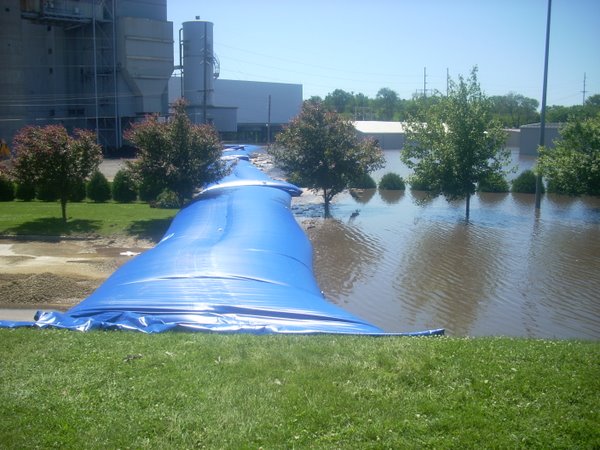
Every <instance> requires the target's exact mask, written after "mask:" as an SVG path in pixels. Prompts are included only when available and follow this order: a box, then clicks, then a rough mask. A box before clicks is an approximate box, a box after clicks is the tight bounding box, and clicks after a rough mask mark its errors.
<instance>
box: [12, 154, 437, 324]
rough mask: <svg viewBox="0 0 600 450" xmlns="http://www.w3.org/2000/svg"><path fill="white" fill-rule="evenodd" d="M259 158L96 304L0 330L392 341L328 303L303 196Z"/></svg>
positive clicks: (202, 201) (206, 196) (114, 281)
mask: <svg viewBox="0 0 600 450" xmlns="http://www.w3.org/2000/svg"><path fill="white" fill-rule="evenodd" d="M250 151H252V148H244V147H235V148H230V149H227V151H225V152H224V158H226V159H228V160H230V161H231V162H230V163H231V164H232V167H233V169H232V171H231V173H230V175H228V176H226V177H225V178H223V179H222V180H221V181H220V182H218V183H215V184H213V185H212V186H208V187H207V188H206V189H204V190H203V191H202V192H201V193H200V194H199V195H198V196H197V198H196V199H195V200H194V201H193V202H192V203H191V204H189V205H188V206H186V207H185V208H183V209H182V210H181V211H180V212H179V213H178V214H177V215H176V216H175V218H174V219H173V222H172V223H171V226H170V227H169V229H168V230H167V232H166V234H165V235H164V237H163V238H162V240H161V241H160V242H159V243H158V244H157V245H156V246H155V247H154V248H152V249H150V250H148V251H146V252H144V253H142V254H141V255H139V256H137V257H135V258H134V259H132V260H131V261H129V262H128V263H126V264H125V265H123V266H121V267H120V268H119V269H118V270H117V271H116V272H114V273H113V274H112V275H111V276H110V277H109V278H108V279H107V280H106V281H105V282H104V283H103V284H102V285H101V286H100V287H99V288H98V289H97V290H96V291H95V292H94V293H93V294H92V295H90V296H89V297H88V298H87V299H85V300H83V301H82V302H81V303H79V304H77V305H76V306H74V307H73V308H71V309H69V310H68V311H66V312H64V313H60V312H54V311H49V312H38V313H37V314H36V317H35V321H32V322H9V321H0V327H9V328H14V327H22V326H32V327H40V328H47V327H53V328H65V329H71V330H79V331H87V330H92V329H121V330H138V331H142V332H146V333H158V332H163V331H167V330H189V331H207V332H239V333H254V334H261V333H303V334H310V333H343V334H368V335H386V333H384V331H383V330H381V329H379V328H378V327H376V326H374V325H371V324H369V323H368V322H365V321H363V320H361V319H360V318H358V317H355V316H353V315H352V314H350V313H349V312H347V311H345V310H343V309H341V308H339V307H337V306H335V305H333V304H331V303H329V302H328V301H327V300H326V299H325V298H324V296H323V294H322V293H321V291H320V289H319V287H318V285H317V283H316V281H315V278H314V274H313V269H312V247H311V244H310V241H309V240H308V238H307V237H306V235H305V233H304V232H303V230H302V229H301V228H300V226H299V225H298V223H297V222H296V220H295V218H294V216H293V214H292V213H291V211H290V204H291V197H292V196H298V195H300V194H301V193H302V191H301V190H300V189H299V188H298V187H296V186H294V185H292V184H290V183H286V182H284V181H278V180H274V179H272V178H270V177H268V176H267V175H266V174H265V173H264V172H262V171H260V170H259V169H258V168H257V167H255V166H254V165H253V164H252V163H251V162H250V161H249V158H248V156H249V152H250ZM401 334H402V333H401ZM405 334H407V335H432V334H443V330H427V331H423V332H416V333H405ZM395 335H397V333H396V334H395Z"/></svg>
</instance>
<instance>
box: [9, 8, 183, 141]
mask: <svg viewBox="0 0 600 450" xmlns="http://www.w3.org/2000/svg"><path fill="white" fill-rule="evenodd" d="M0 58H1V60H2V70H1V71H0V138H2V139H4V140H5V141H6V142H9V143H10V142H11V140H12V137H13V136H14V134H15V133H16V131H17V130H19V129H20V128H22V127H23V126H25V125H28V124H32V125H46V124H53V123H60V124H63V125H64V126H65V127H66V128H67V129H68V130H72V129H73V128H87V129H92V130H96V132H97V136H98V140H99V142H100V143H101V144H102V145H103V146H104V147H105V148H119V147H120V146H121V144H122V131H123V130H124V129H126V127H128V126H129V124H130V123H131V122H132V121H134V120H136V119H138V118H140V117H143V116H145V115H147V114H149V113H159V114H166V113H167V111H168V91H167V87H168V81H169V78H170V77H171V74H172V73H173V24H172V23H171V22H169V21H167V5H166V0H118V1H117V0H87V1H86V0H3V8H2V9H1V10H0Z"/></svg>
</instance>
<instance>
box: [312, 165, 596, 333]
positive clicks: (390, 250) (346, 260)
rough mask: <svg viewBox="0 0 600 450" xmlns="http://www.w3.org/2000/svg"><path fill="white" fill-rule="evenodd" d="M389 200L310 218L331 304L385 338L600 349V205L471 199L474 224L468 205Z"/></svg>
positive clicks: (348, 202) (348, 201) (345, 198)
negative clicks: (511, 339) (477, 339)
mask: <svg viewBox="0 0 600 450" xmlns="http://www.w3.org/2000/svg"><path fill="white" fill-rule="evenodd" d="M520 170H521V168H520ZM385 171H389V170H385ZM382 192H383V191H382ZM382 192H379V195H373V196H371V197H370V199H369V201H368V202H366V203H364V202H363V203H359V202H357V201H356V200H354V199H353V198H352V196H350V195H348V194H345V195H340V196H338V197H337V198H336V200H335V204H334V205H333V207H332V213H333V215H334V217H336V218H337V219H338V220H321V219H319V220H317V219H312V220H314V222H315V227H314V228H312V229H311V230H309V233H308V234H309V237H310V238H311V240H312V242H313V246H314V249H315V274H316V276H317V279H318V282H319V284H320V286H321V289H323V291H324V292H325V294H326V295H327V297H328V298H329V299H331V300H333V301H335V302H337V303H341V304H343V305H344V308H346V309H348V310H350V311H351V312H353V313H355V314H357V315H359V316H360V317H363V318H365V319H366V320H369V321H370V322H372V323H374V324H376V325H378V326H380V327H382V328H383V329H385V330H387V331H412V330H420V329H426V328H433V327H445V328H446V329H447V330H448V333H449V334H451V335H470V336H482V335H509V336H527V337H545V338H546V337H548V338H553V337H559V338H573V337H577V338H588V339H590V338H591V339H600V295H599V294H598V292H600V198H596V197H583V198H572V197H567V196H555V195H550V194H546V195H544V196H543V198H542V205H541V210H540V211H538V213H537V214H536V212H535V198H534V195H531V194H488V193H486V194H481V195H475V196H474V197H473V199H472V203H471V208H472V209H471V220H470V222H469V223H466V222H465V221H464V201H462V202H451V203H449V202H446V201H445V200H444V199H443V198H442V197H438V198H435V199H428V200H426V201H425V202H423V201H422V200H423V198H425V197H426V194H425V193H420V192H418V191H411V190H407V191H406V192H405V193H404V195H400V196H399V198H398V199H397V200H396V199H394V200H393V201H390V199H389V198H388V199H386V198H385V194H384V195H382ZM415 200H421V202H420V203H419V204H417V203H416V202H415ZM357 209H358V210H360V214H359V215H358V216H356V217H355V218H353V220H352V221H349V218H350V217H351V215H352V213H353V212H355V211H356V210H357Z"/></svg>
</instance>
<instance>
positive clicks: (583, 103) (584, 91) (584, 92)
mask: <svg viewBox="0 0 600 450" xmlns="http://www.w3.org/2000/svg"><path fill="white" fill-rule="evenodd" d="M585 75H586V73H585V72H583V91H581V92H582V93H583V102H582V105H585V94H586V93H587V91H586V90H585Z"/></svg>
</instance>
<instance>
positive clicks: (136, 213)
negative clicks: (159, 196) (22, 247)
mask: <svg viewBox="0 0 600 450" xmlns="http://www.w3.org/2000/svg"><path fill="white" fill-rule="evenodd" d="M177 211H178V210H175V209H158V208H150V207H149V206H148V204H147V203H114V202H107V203H92V202H82V203H68V204H67V215H68V220H67V222H66V223H64V222H63V221H62V218H61V211H60V204H59V203H58V202H40V201H32V202H20V201H13V202H0V235H21V236H23V235H25V236H86V235H100V236H110V235H114V234H124V235H129V236H133V237H138V238H144V239H154V240H158V239H160V238H161V237H162V235H163V234H164V232H165V231H166V230H167V228H168V226H169V224H170V223H171V220H172V219H173V217H174V216H175V214H176V213H177Z"/></svg>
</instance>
